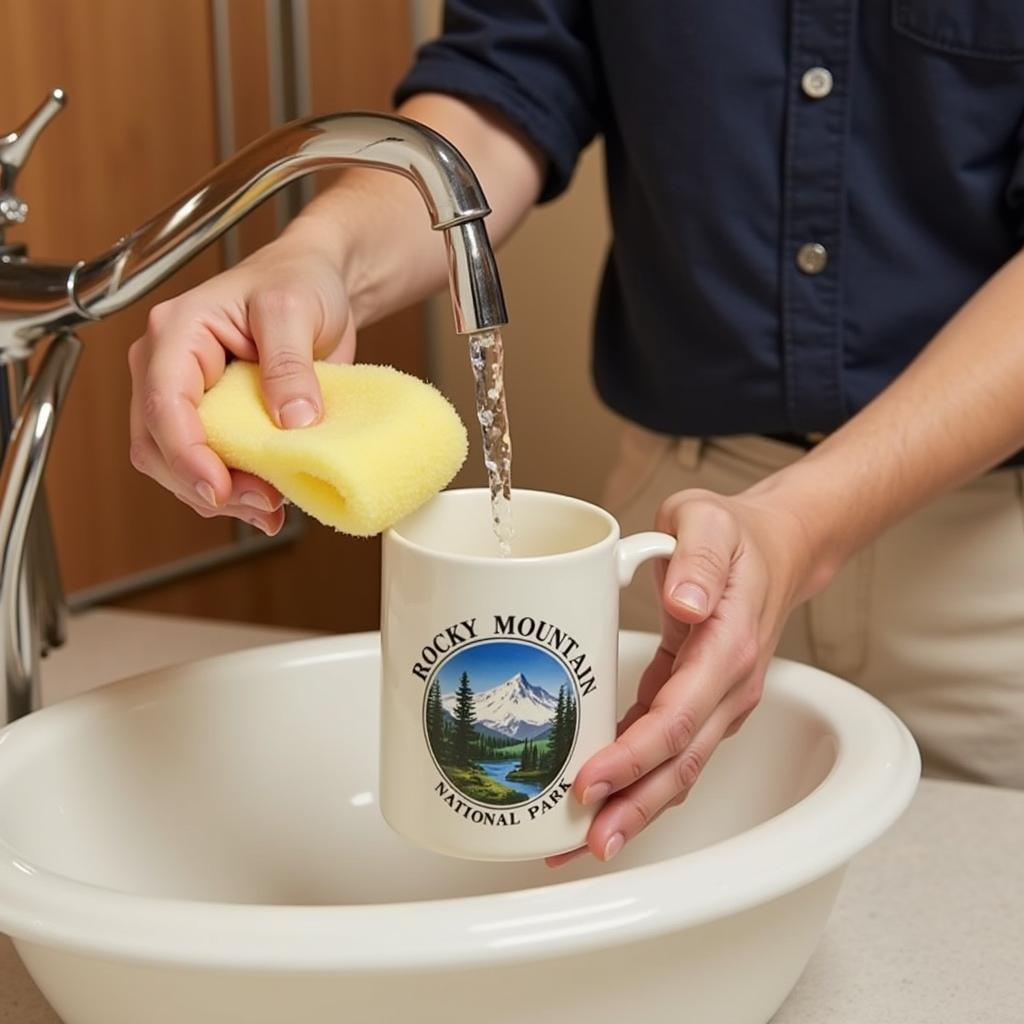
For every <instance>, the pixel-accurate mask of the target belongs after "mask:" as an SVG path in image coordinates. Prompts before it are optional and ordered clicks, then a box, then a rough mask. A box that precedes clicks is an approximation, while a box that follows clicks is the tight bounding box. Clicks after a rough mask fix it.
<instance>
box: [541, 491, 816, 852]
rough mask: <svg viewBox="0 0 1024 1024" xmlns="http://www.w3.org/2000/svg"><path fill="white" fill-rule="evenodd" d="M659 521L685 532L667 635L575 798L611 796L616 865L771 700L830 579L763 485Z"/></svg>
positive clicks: (597, 836)
mask: <svg viewBox="0 0 1024 1024" xmlns="http://www.w3.org/2000/svg"><path fill="white" fill-rule="evenodd" d="M657 527H658V529H659V530H662V531H664V532H666V533H671V534H673V535H674V536H676V537H677V538H678V546H677V548H676V552H675V554H674V555H673V556H672V558H671V560H670V561H668V562H667V563H666V562H660V563H658V565H659V568H658V575H659V584H660V589H661V595H662V598H661V600H662V641H661V645H660V647H659V648H658V651H657V653H656V654H655V655H654V658H653V660H652V661H651V663H650V665H648V667H647V669H646V670H645V671H644V673H643V675H642V677H641V679H640V685H639V688H638V692H637V697H636V702H635V703H634V704H633V705H632V707H630V709H629V710H628V711H627V712H626V714H625V715H624V716H623V719H622V721H621V722H620V723H619V733H618V739H616V740H615V742H614V743H613V744H611V745H610V746H608V747H606V748H605V749H604V750H601V751H599V752H598V753H597V754H595V755H594V756H593V757H592V758H590V760H589V761H588V762H587V763H586V764H585V765H584V766H583V768H581V769H580V772H579V774H578V775H577V777H576V779H575V781H574V783H573V795H574V796H575V797H576V798H577V799H578V800H580V801H581V802H582V803H583V804H584V805H589V804H596V803H599V802H601V801H606V802H605V803H604V806H603V807H602V808H601V810H600V811H599V812H598V814H597V816H596V817H595V819H594V822H593V824H592V825H591V828H590V832H589V834H588V836H587V845H586V847H583V848H581V849H580V850H576V851H573V852H571V853H567V854H562V855H561V856H558V857H552V858H549V860H548V863H549V864H551V865H552V866H558V865H559V864H564V863H565V862H566V861H568V860H571V859H572V858H573V857H575V856H577V855H578V854H580V853H583V852H585V851H586V850H588V849H589V850H590V852H591V853H593V854H594V855H595V856H596V857H598V858H600V859H601V860H605V861H607V860H610V859H611V858H612V857H614V856H615V855H616V854H617V853H618V852H619V851H620V850H621V849H622V847H623V845H624V844H625V843H627V842H629V840H630V839H632V838H633V837H634V836H635V835H637V833H639V832H640V831H641V830H642V829H643V828H645V827H646V826H647V825H649V824H650V823H651V822H652V821H654V819H655V818H656V817H658V815H659V814H661V813H662V811H664V810H665V809H666V808H667V807H670V806H673V805H676V804H680V803H682V802H683V800H685V799H686V796H687V794H688V793H689V792H690V789H691V788H692V787H693V785H694V783H695V782H696V781H697V778H698V776H699V775H700V773H701V771H702V770H703V768H704V766H705V765H706V764H707V762H708V758H710V757H711V755H712V753H713V752H714V750H715V748H716V747H717V746H718V744H719V743H720V742H721V741H722V740H723V739H724V738H725V737H727V736H731V735H732V734H733V733H735V732H736V730H737V729H739V727H740V726H741V725H742V724H743V721H744V719H745V718H746V717H747V716H748V715H749V714H750V712H751V711H752V710H753V709H754V708H755V707H756V705H757V703H758V701H759V700H760V698H761V689H762V684H763V680H764V673H765V669H766V667H767V664H768V661H769V659H770V658H771V655H772V653H773V651H774V650H775V647H776V645H777V644H778V640H779V636H780V634H781V632H782V627H783V625H784V624H785V621H786V618H787V617H788V615H789V613H790V611H791V610H792V609H793V608H794V607H795V606H796V605H797V604H798V603H799V602H800V601H801V600H804V599H806V597H808V596H809V594H810V593H811V592H812V591H813V590H815V589H817V587H818V586H819V585H820V583H819V581H818V580H817V579H816V576H820V572H821V570H820V567H816V566H815V564H814V559H813V558H812V557H811V553H810V545H809V543H808V539H807V531H806V530H805V529H804V526H803V524H802V522H801V521H800V519H799V517H798V516H796V515H795V514H794V513H793V512H791V511H789V510H787V509H785V508H783V507H780V506H779V505H778V504H777V503H773V501H772V499H771V496H770V495H768V496H764V495H755V494H754V493H753V492H747V493H746V494H742V495H738V496H737V497H734V498H726V497H722V496H720V495H717V494H713V493H711V492H710V491H700V490H687V491H681V492H679V493H678V494H674V495H672V497H670V498H669V499H668V500H667V501H665V502H664V504H663V505H662V506H661V510H660V511H659V514H658V522H657Z"/></svg>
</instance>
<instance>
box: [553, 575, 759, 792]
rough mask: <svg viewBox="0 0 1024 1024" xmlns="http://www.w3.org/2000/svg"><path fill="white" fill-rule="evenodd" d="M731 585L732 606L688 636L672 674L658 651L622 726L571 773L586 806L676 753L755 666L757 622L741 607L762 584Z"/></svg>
mask: <svg viewBox="0 0 1024 1024" xmlns="http://www.w3.org/2000/svg"><path fill="white" fill-rule="evenodd" d="M735 590H736V593H735V595H734V596H733V597H732V601H731V604H730V606H729V607H727V608H725V609H724V610H723V611H722V612H721V613H720V614H719V616H718V618H717V619H716V620H715V621H714V622H712V623H707V624H705V625H704V626H703V627H701V628H700V629H698V630H695V631H694V632H693V633H692V634H691V636H690V637H689V638H688V640H687V641H686V643H685V644H684V645H683V647H681V648H680V650H679V653H678V654H676V655H675V658H674V660H673V662H672V664H671V671H670V672H665V664H666V661H667V658H668V656H669V652H667V651H665V649H664V648H662V649H661V650H659V652H658V654H657V655H656V656H655V658H654V660H653V661H652V662H651V665H650V666H649V667H648V669H647V671H646V672H645V673H644V677H643V679H642V680H641V684H640V688H639V691H638V698H637V704H635V705H634V706H633V708H631V709H630V711H629V712H627V714H626V717H625V718H624V719H623V722H624V724H626V723H628V727H627V728H625V729H624V731H623V732H622V733H621V735H620V736H619V737H618V738H617V739H616V740H615V742H614V743H612V744H611V745H610V746H607V747H605V748H604V750H601V751H599V752H598V753H597V754H595V755H594V756H593V757H592V758H591V759H590V760H589V761H588V762H587V763H586V764H585V765H584V766H583V767H582V768H581V769H580V771H579V774H578V775H577V776H576V779H575V781H574V783H573V792H574V793H575V794H576V795H577V797H578V798H579V799H580V800H581V802H582V803H583V804H584V805H588V804H594V803H599V802H600V801H601V800H604V799H605V798H606V797H607V796H608V795H609V794H611V793H614V792H616V791H618V790H620V789H623V788H625V787H626V786H629V785H631V784H632V783H634V782H636V781H637V780H638V779H640V778H642V777H643V776H644V775H646V774H647V773H648V772H650V771H653V770H654V769H655V768H657V767H658V766H659V765H660V764H661V763H662V762H663V761H666V760H667V759H668V758H671V757H675V756H677V755H678V754H681V753H682V752H683V751H684V750H686V749H687V747H689V745H690V744H691V743H692V742H693V739H694V737H695V736H696V735H697V733H698V731H699V730H700V729H701V727H702V726H703V724H704V723H705V722H706V721H707V719H708V717H709V716H710V715H711V712H712V711H713V710H714V709H715V707H716V706H717V705H718V704H719V703H720V701H721V700H722V698H723V697H724V695H725V694H726V693H727V692H728V691H729V690H730V689H731V688H732V687H733V685H735V684H736V683H737V682H738V681H740V680H743V679H745V678H746V677H747V676H748V675H750V673H751V672H753V671H754V670H755V668H756V665H757V659H758V655H759V649H758V645H757V642H756V633H755V626H754V624H753V621H752V617H751V616H750V614H749V612H744V611H743V609H744V608H746V607H748V606H749V605H755V606H759V605H760V603H761V595H760V592H761V582H760V581H759V580H758V579H756V578H755V579H752V580H750V581H749V582H747V581H743V580H740V581H738V582H737V584H736V588H735ZM663 673H664V674H663ZM661 679H664V680H665V681H664V682H663V683H661V684H660V688H657V689H656V691H655V687H658V685H659V680H661ZM652 691H654V692H652ZM645 705H647V707H648V710H647V711H646V712H643V708H644V706H645ZM638 712H640V713H638Z"/></svg>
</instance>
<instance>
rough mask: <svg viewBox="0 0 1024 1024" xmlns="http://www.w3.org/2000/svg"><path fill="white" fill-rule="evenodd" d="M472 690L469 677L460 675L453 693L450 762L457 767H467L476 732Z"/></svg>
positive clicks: (465, 674) (464, 674)
mask: <svg viewBox="0 0 1024 1024" xmlns="http://www.w3.org/2000/svg"><path fill="white" fill-rule="evenodd" d="M473 704H474V702H473V688H472V687H471V686H470V685H469V675H468V674H467V673H465V672H463V673H462V678H461V679H460V680H459V686H458V689H457V690H456V691H455V729H454V732H453V733H452V760H453V761H454V762H455V764H457V765H468V764H469V763H470V760H469V751H470V747H471V746H472V743H473V737H474V736H475V735H476V730H475V729H474V728H473V723H474V722H475V721H476V709H475V707H474V706H473Z"/></svg>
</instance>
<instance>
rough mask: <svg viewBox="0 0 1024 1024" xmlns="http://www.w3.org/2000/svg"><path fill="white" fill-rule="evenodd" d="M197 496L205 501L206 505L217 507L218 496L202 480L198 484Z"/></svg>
mask: <svg viewBox="0 0 1024 1024" xmlns="http://www.w3.org/2000/svg"><path fill="white" fill-rule="evenodd" d="M196 494H198V495H199V497H200V498H202V499H203V502H204V503H205V504H207V505H212V506H213V507H214V508H216V507H217V495H216V494H214V493H213V488H212V487H211V486H210V485H209V484H208V483H207V482H206V481H205V480H200V481H199V483H197V484H196Z"/></svg>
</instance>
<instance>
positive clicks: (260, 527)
mask: <svg viewBox="0 0 1024 1024" xmlns="http://www.w3.org/2000/svg"><path fill="white" fill-rule="evenodd" d="M245 521H246V522H247V523H248V524H249V525H250V526H255V527H256V529H257V530H262V531H263V532H264V533H265V534H266V535H267V536H268V537H269V536H270V530H268V529H267V524H266V523H264V522H263V521H262V520H260V519H257V518H256V517H255V516H253V517H252V518H251V519H250V518H248V517H246V520H245Z"/></svg>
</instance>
